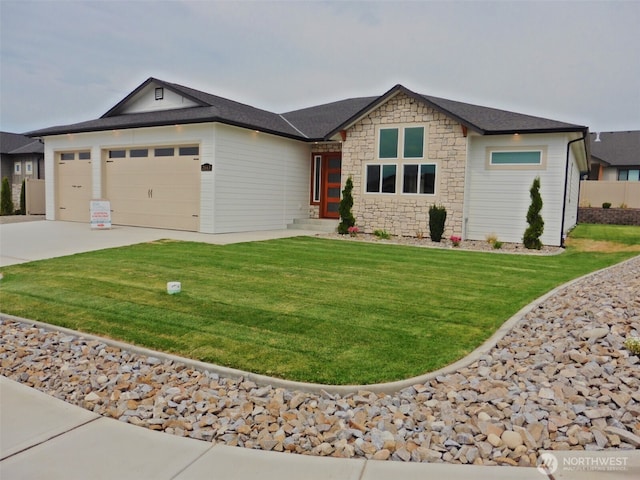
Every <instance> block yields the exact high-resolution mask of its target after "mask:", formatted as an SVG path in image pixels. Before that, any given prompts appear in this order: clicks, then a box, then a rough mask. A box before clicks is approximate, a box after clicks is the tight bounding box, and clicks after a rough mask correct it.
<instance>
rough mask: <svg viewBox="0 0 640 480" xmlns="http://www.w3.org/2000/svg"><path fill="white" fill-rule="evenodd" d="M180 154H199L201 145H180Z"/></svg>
mask: <svg viewBox="0 0 640 480" xmlns="http://www.w3.org/2000/svg"><path fill="white" fill-rule="evenodd" d="M178 152H179V154H180V156H188V155H199V154H200V148H199V147H180V148H179V149H178Z"/></svg>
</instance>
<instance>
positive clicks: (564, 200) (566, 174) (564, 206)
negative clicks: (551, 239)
mask: <svg viewBox="0 0 640 480" xmlns="http://www.w3.org/2000/svg"><path fill="white" fill-rule="evenodd" d="M586 140H587V134H586V133H585V132H582V137H581V138H576V139H575V140H570V141H569V142H568V143H567V161H566V164H565V167H564V195H563V196H562V218H561V219H560V246H561V247H562V248H565V245H564V240H565V239H564V217H565V215H566V212H567V190H568V188H569V161H570V160H571V144H572V143H575V142H580V141H583V142H585V150H586V145H587V143H586ZM588 163H589V159H588V158H587V164H588Z"/></svg>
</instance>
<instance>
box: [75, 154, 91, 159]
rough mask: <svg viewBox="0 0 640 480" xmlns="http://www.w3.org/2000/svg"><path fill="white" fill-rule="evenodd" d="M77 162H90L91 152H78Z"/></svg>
mask: <svg viewBox="0 0 640 480" xmlns="http://www.w3.org/2000/svg"><path fill="white" fill-rule="evenodd" d="M78 159H79V160H91V152H80V153H78Z"/></svg>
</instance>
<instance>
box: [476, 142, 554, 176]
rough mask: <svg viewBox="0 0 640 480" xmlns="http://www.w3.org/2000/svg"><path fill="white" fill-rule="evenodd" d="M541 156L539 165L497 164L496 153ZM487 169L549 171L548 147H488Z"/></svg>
mask: <svg viewBox="0 0 640 480" xmlns="http://www.w3.org/2000/svg"><path fill="white" fill-rule="evenodd" d="M532 152H537V153H539V154H540V161H539V162H537V163H495V162H494V161H493V154H494V153H532ZM485 167H486V169H487V170H546V169H547V146H546V145H531V146H521V147H514V146H507V147H503V146H500V147H486V159H485Z"/></svg>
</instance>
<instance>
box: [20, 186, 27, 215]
mask: <svg viewBox="0 0 640 480" xmlns="http://www.w3.org/2000/svg"><path fill="white" fill-rule="evenodd" d="M25 189H26V185H25V181H24V180H22V186H21V187H20V215H26V214H27V192H26V191H25Z"/></svg>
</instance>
